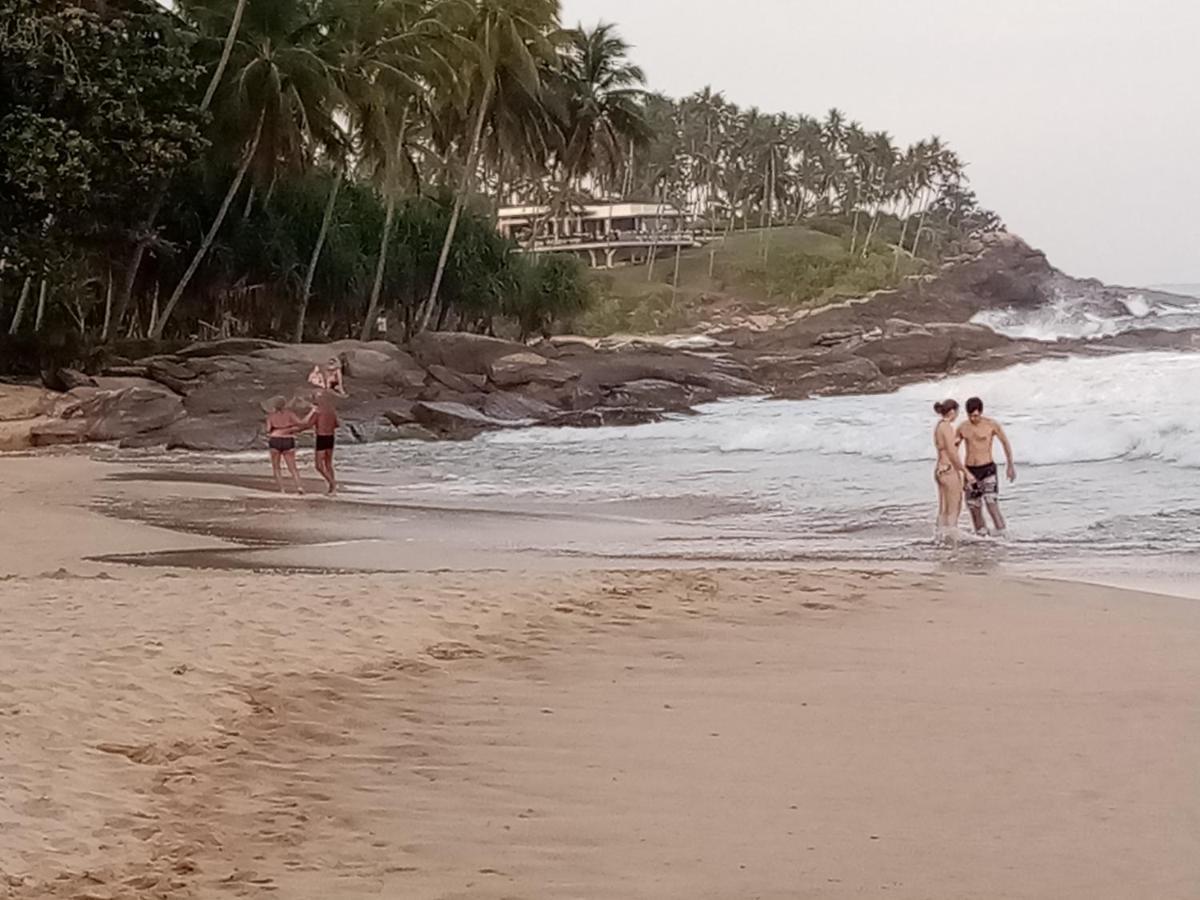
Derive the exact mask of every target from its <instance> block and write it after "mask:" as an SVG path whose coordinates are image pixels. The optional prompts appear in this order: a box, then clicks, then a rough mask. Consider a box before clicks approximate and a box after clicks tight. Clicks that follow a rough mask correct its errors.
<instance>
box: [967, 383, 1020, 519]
mask: <svg viewBox="0 0 1200 900" xmlns="http://www.w3.org/2000/svg"><path fill="white" fill-rule="evenodd" d="M958 439H959V440H960V441H963V442H964V443H966V445H967V460H966V465H967V471H969V472H970V473H971V474H972V475H974V476H975V481H974V482H973V483H972V484H969V485H967V509H968V510H970V512H971V522H972V524H973V525H974V526H975V533H976V534H978V535H986V534H987V533H988V528H987V520H986V519H985V518H984V516H983V508H984V506H986V507H987V511H988V515H990V516H991V517H992V522H993V523H994V524H995V526H996V534H997V535H1003V534H1004V532H1005V531H1006V530H1007V529H1008V523H1007V522H1005V521H1004V516H1003V515H1002V514H1001V512H1000V480H999V477H998V475H997V471H996V462H995V460H994V459H993V458H992V444H993V443H994V442H995V441H996V440H999V441H1000V445H1001V446H1002V447H1003V448H1004V459H1005V461H1006V462H1007V473H1006V474H1007V475H1008V480H1009V481H1015V480H1016V477H1017V469H1016V466H1015V465H1014V464H1013V451H1012V445H1011V444H1010V443H1009V442H1008V435H1006V434H1005V433H1004V429H1003V428H1001V427H1000V423H999V422H996V421H995V420H993V419H989V418H987V417H986V416H984V414H983V401H982V400H980V399H979V398H978V397H972V398H971V399H970V400H968V401H967V421H965V422H963V423H962V424H961V425H960V426H958Z"/></svg>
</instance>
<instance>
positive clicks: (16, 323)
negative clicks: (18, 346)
mask: <svg viewBox="0 0 1200 900" xmlns="http://www.w3.org/2000/svg"><path fill="white" fill-rule="evenodd" d="M32 286H33V279H32V278H30V277H29V276H28V275H26V276H25V280H24V281H23V282H21V295H20V296H19V297H18V298H17V309H16V312H14V313H13V317H12V324H10V325H9V326H8V333H9V334H16V333H17V331H19V330H20V328H21V320H22V319H23V318H25V304H26V303H28V302H29V289H30V288H31V287H32Z"/></svg>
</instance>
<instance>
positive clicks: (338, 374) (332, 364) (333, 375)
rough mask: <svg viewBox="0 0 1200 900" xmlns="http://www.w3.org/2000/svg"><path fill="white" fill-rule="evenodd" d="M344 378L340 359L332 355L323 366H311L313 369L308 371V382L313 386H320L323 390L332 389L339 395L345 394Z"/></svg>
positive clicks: (343, 395)
mask: <svg viewBox="0 0 1200 900" xmlns="http://www.w3.org/2000/svg"><path fill="white" fill-rule="evenodd" d="M344 381H345V379H344V378H343V376H342V363H341V360H339V359H337V358H336V357H333V358H331V359H330V360H329V362H328V363H326V365H325V368H324V369H322V368H321V367H320V366H313V370H312V371H311V372H309V373H308V383H309V384H311V385H312V386H313V387H315V388H320V389H321V390H325V391H333V392H334V393H335V394H337V395H338V396H341V397H345V396H346V387H345V385H344V384H343V382H344Z"/></svg>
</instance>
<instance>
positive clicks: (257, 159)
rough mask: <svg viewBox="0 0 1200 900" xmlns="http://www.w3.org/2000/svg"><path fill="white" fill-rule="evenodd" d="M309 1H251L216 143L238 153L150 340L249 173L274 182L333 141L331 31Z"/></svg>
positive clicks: (218, 110)
mask: <svg viewBox="0 0 1200 900" xmlns="http://www.w3.org/2000/svg"><path fill="white" fill-rule="evenodd" d="M320 25H321V23H320V21H319V19H318V17H317V11H316V10H314V8H313V6H312V4H311V3H308V2H305V0H250V2H249V3H248V4H247V5H246V8H245V13H244V18H243V21H242V24H241V29H240V30H239V32H238V35H237V38H236V40H235V41H234V46H233V49H232V51H231V52H230V54H229V65H230V77H229V78H228V79H226V80H225V81H224V82H223V84H222V85H221V86H220V87H219V88H218V89H217V92H216V95H215V100H214V108H213V112H214V115H213V133H214V141H213V142H214V145H215V146H218V147H228V148H236V149H237V150H238V151H239V158H238V162H237V169H236V171H235V174H234V177H233V179H232V181H231V182H230V185H229V188H228V190H227V191H226V193H225V197H224V199H223V200H222V202H221V205H220V207H219V208H218V210H217V214H216V216H215V217H214V219H213V222H212V224H211V225H210V226H209V228H208V231H207V232H206V233H205V235H204V238H203V239H202V241H201V243H200V246H199V247H198V248H197V249H196V252H195V253H194V254H193V256H192V259H191V262H190V263H189V264H188V267H187V268H186V269H185V270H184V273H183V276H182V277H181V278H180V279H179V282H178V283H177V284H176V285H175V289H174V290H173V291H172V292H171V295H170V297H169V298H168V299H167V303H166V305H165V306H164V307H163V309H162V314H161V315H160V316H159V317H158V319H157V321H156V322H155V325H154V328H153V330H152V331H151V334H150V336H151V337H152V338H155V339H157V338H160V337H161V336H162V333H163V330H164V328H165V327H166V324H167V322H168V321H169V320H170V318H171V315H172V314H173V313H174V311H175V308H176V307H177V306H178V304H179V301H180V299H181V298H182V297H183V294H184V292H185V291H186V290H187V287H188V284H189V283H190V282H191V280H192V278H193V277H194V276H195V274H196V271H197V270H198V269H199V268H200V265H201V263H203V261H204V258H205V256H206V255H207V254H208V251H209V249H210V248H211V246H212V244H213V241H214V240H215V239H216V236H217V233H218V232H219V231H220V228H221V225H222V224H223V223H224V221H225V217H226V216H227V215H228V212H229V209H230V207H231V205H232V204H233V200H234V198H235V197H236V196H237V193H238V191H239V189H240V188H241V185H242V182H243V181H244V180H245V178H246V176H247V174H250V173H252V172H253V175H254V177H255V179H256V180H257V181H258V182H259V183H260V184H269V183H270V182H271V181H272V180H273V179H274V177H275V176H277V175H278V173H279V172H280V171H281V170H283V169H291V168H295V167H298V166H301V165H303V164H304V163H305V161H307V160H308V159H309V151H310V148H311V147H312V146H313V145H315V144H318V143H323V144H325V145H326V146H330V145H333V144H335V143H336V127H335V122H334V117H333V114H334V110H335V109H336V108H337V105H338V100H337V98H338V90H337V89H338V85H337V82H336V80H335V79H334V78H333V75H332V73H331V71H330V68H329V65H328V64H327V62H326V60H325V59H324V58H323V55H322V49H321V41H322V40H323V39H324V37H325V35H326V32H325V30H323V29H322V28H321V27H320Z"/></svg>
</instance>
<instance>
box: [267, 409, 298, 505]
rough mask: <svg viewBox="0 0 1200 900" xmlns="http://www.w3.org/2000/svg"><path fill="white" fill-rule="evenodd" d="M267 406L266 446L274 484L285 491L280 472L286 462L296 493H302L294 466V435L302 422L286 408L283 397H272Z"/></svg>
mask: <svg viewBox="0 0 1200 900" xmlns="http://www.w3.org/2000/svg"><path fill="white" fill-rule="evenodd" d="M268 408H269V410H270V411H269V412H268V413H267V447H268V449H269V450H270V453H271V472H272V473H273V474H274V476H275V486H276V487H277V488H279V492H280V493H281V494H285V493H287V491H286V490H285V488H284V486H283V472H282V466H283V464H285V463H286V464H287V467H288V472H290V473H291V476H292V481H293V483H294V484H295V485H296V493H297V494H303V493H304V487H303V486H302V485H301V484H300V470H299V469H298V468H297V467H296V435H297V434H298V433H299V432H301V431H303V430H304V427H305V426H304V423H303V422H302V421H301V420H300V418H299V417H298V416H297V415H296V414H295V413H294V412H292V411H291V410H290V409H288V408H287V400H286V399H284V398H283V397H272V398H271V400H270V403H269V404H268Z"/></svg>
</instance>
